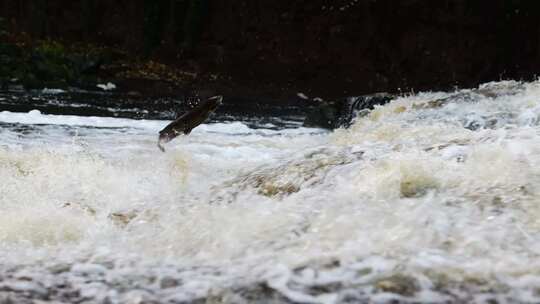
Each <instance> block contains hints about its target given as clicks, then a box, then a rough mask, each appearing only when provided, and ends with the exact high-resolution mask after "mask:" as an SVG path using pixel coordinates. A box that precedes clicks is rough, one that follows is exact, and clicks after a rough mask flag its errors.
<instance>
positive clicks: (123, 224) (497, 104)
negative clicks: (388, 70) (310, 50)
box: [0, 81, 540, 303]
mask: <svg viewBox="0 0 540 304" xmlns="http://www.w3.org/2000/svg"><path fill="white" fill-rule="evenodd" d="M3 98H5V97H3ZM168 122H169V121H168V120H134V119H128V118H113V117H90V116H73V115H49V114H44V113H40V112H39V111H37V110H34V111H30V112H19V113H15V112H8V111H3V112H0V127H1V128H0V300H2V299H4V300H5V299H6V298H8V297H11V299H14V300H15V302H16V303H25V302H24V301H26V300H27V299H42V300H59V301H64V302H67V303H71V302H77V301H78V302H83V301H88V303H102V302H103V303H154V302H158V303H184V302H192V301H195V300H203V303H204V301H208V302H207V303H256V302H259V303H269V302H272V301H273V302H274V303H282V302H295V303H344V302H348V303H358V302H362V301H366V302H367V301H371V302H376V303H386V302H390V301H392V300H396V301H398V302H413V301H420V302H432V303H438V302H443V303H448V302H463V301H470V302H479V303H482V302H485V303H488V302H489V301H493V300H496V301H498V302H504V301H520V302H539V301H540V127H539V123H540V82H538V81H537V82H532V83H517V82H498V83H488V84H485V85H483V86H481V87H480V88H479V89H476V90H461V91H456V92H430V93H419V94H415V95H411V96H408V97H401V98H398V99H396V100H394V101H393V102H391V103H389V104H387V105H385V106H382V107H377V108H376V109H375V110H373V111H372V112H370V113H369V114H367V115H364V116H361V117H358V118H357V119H356V122H355V123H354V124H353V125H352V126H351V127H350V128H349V129H337V130H335V131H333V132H330V131H326V130H322V129H315V128H303V127H301V124H300V123H299V122H298V121H287V120H285V121H283V120H279V119H277V118H276V119H274V120H269V121H266V122H265V123H258V124H257V123H254V122H253V121H249V122H246V121H230V120H226V121H225V120H221V121H220V120H219V119H218V120H217V121H216V120H215V119H214V120H212V121H211V122H210V123H207V124H203V125H201V126H199V127H198V128H196V129H194V130H193V132H192V134H191V135H189V136H181V137H178V138H177V139H175V140H174V141H172V142H171V143H169V144H168V145H167V152H166V153H161V152H160V151H159V150H158V149H157V147H156V142H157V132H158V131H159V130H160V129H161V128H163V127H164V126H165V125H166V124H167V123H168ZM17 301H19V302H17ZM145 301H146V302H145ZM491 303H492V302H491Z"/></svg>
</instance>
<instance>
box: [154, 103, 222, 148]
mask: <svg viewBox="0 0 540 304" xmlns="http://www.w3.org/2000/svg"><path fill="white" fill-rule="evenodd" d="M222 100H223V96H221V95H217V96H213V97H210V98H208V99H207V100H205V101H203V102H201V103H200V104H199V105H197V106H196V107H195V108H194V109H193V110H191V111H188V112H186V113H184V114H182V116H180V117H178V118H177V119H176V120H174V121H173V122H171V123H170V124H168V125H167V126H166V127H165V128H163V130H161V131H159V140H158V144H157V146H158V148H159V149H160V150H161V151H162V152H165V148H164V147H163V144H165V143H168V142H169V141H171V140H173V139H174V138H175V137H176V136H178V135H180V134H182V133H183V134H185V135H187V134H189V133H190V132H191V130H193V129H194V128H195V127H197V126H198V125H200V124H202V123H203V122H204V121H205V120H206V119H208V116H210V114H211V113H212V112H214V111H215V110H216V108H217V107H218V106H219V105H220V104H221V101H222Z"/></svg>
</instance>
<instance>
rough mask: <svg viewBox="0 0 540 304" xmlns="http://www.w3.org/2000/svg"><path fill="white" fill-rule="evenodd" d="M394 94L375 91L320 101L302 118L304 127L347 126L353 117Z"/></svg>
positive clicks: (361, 114) (364, 113)
mask: <svg viewBox="0 0 540 304" xmlns="http://www.w3.org/2000/svg"><path fill="white" fill-rule="evenodd" d="M394 98H395V96H394V95H391V94H387V93H376V94H370V95H362V96H355V97H347V98H344V99H338V100H337V101H333V102H327V101H321V102H320V103H319V104H318V105H317V106H316V107H315V108H313V109H312V110H311V111H310V112H309V113H308V114H307V116H306V119H305V120H304V126H306V127H319V128H326V129H335V128H340V127H345V128H346V127H349V126H350V125H351V123H352V122H353V121H354V119H355V118H356V117H358V116H363V115H366V114H367V113H369V111H371V110H373V109H374V108H375V106H377V105H385V104H387V103H388V102H390V101H392V99H394Z"/></svg>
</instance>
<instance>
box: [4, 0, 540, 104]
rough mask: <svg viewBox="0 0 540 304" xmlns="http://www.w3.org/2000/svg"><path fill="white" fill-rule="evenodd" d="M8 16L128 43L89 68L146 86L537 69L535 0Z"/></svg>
mask: <svg viewBox="0 0 540 304" xmlns="http://www.w3.org/2000/svg"><path fill="white" fill-rule="evenodd" d="M0 17H3V18H4V19H5V20H4V23H5V28H6V29H7V31H8V32H9V33H11V37H12V38H13V36H14V35H19V38H21V37H23V38H24V39H22V40H26V41H30V42H35V41H37V40H38V39H47V38H50V39H53V40H55V41H57V40H59V41H62V42H63V43H65V44H66V45H73V44H79V45H89V44H91V45H96V46H99V47H102V46H105V47H109V48H112V49H115V50H121V51H119V52H113V53H111V54H109V55H110V56H109V57H108V59H109V60H111V61H110V62H102V63H103V64H102V65H94V66H92V65H90V66H88V67H87V68H89V69H92V68H99V69H100V70H102V71H100V72H99V73H100V74H99V73H98V78H99V79H98V80H102V79H103V80H106V79H108V78H110V79H115V78H119V80H118V81H119V82H122V79H130V80H129V81H126V82H125V83H124V84H122V83H120V86H119V89H126V91H137V90H135V89H134V88H136V87H139V90H143V91H144V92H143V93H144V94H146V93H163V94H172V95H174V94H176V93H177V90H178V88H179V87H181V88H185V87H198V88H205V89H210V90H216V91H220V92H221V93H222V94H224V95H234V96H241V97H256V98H260V97H265V98H271V99H272V100H275V99H276V98H279V99H282V98H288V99H295V98H296V93H297V92H303V93H305V94H306V95H308V96H310V97H316V96H317V97H322V98H326V99H329V98H330V99H331V98H336V97H343V96H354V95H360V94H365V93H371V92H380V91H387V92H399V91H400V90H401V91H411V90H436V89H450V88H453V87H454V86H460V87H474V86H476V85H478V84H479V83H482V82H486V81H491V80H499V79H509V78H512V79H524V80H526V79H532V78H534V77H535V75H536V74H537V71H538V70H540V52H539V47H540V35H539V30H540V18H539V17H540V3H538V2H537V1H518V0H512V1H507V0H506V1H505V0H497V1H491V2H489V3H487V2H485V1H467V0H455V1H427V0H402V1H390V0H378V1H367V0H359V1H325V0H313V1H311V0H310V1H295V2H290V1H287V2H285V1H281V0H272V1H232V2H231V1H223V0H214V1H209V0H208V1H206V0H191V1H188V0H185V1H132V2H125V3H122V2H116V1H114V2H110V1H97V0H96V1H92V0H87V1H63V0H53V1H15V2H14V1H5V0H2V1H0ZM22 33H23V34H22ZM139 59H140V60H139ZM149 60H153V61H149ZM126 62H127V63H129V64H132V65H134V66H132V67H129V68H126V67H125V66H123V67H122V66H121V64H123V63H126ZM148 62H156V63H157V62H159V63H160V64H164V65H165V67H162V66H153V67H152V66H150V68H149V69H148V70H156V69H158V70H159V69H161V70H162V71H161V72H160V73H161V74H159V75H160V76H159V77H157V78H158V80H163V81H157V82H156V81H155V80H156V79H155V78H156V77H154V78H152V77H148V75H146V76H145V75H144V73H140V72H139V71H140V70H141V67H148ZM134 63H136V64H134ZM119 67H122V68H119ZM164 69H165V70H166V71H164ZM103 71H106V72H105V73H103ZM122 71H123V72H124V73H123V74H122ZM126 73H127V74H126ZM130 73H131V74H130ZM120 76H122V77H120ZM126 76H130V77H126ZM149 79H150V80H149ZM137 81H139V82H137Z"/></svg>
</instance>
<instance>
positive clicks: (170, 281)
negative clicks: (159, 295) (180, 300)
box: [159, 276, 180, 289]
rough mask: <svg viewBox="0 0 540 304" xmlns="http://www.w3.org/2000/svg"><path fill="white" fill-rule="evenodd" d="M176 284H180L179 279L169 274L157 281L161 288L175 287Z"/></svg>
mask: <svg viewBox="0 0 540 304" xmlns="http://www.w3.org/2000/svg"><path fill="white" fill-rule="evenodd" d="M178 285H180V280H178V279H175V278H173V277H169V276H166V277H163V278H161V280H160V281H159V286H160V287H161V288H162V289H166V288H173V287H176V286H178Z"/></svg>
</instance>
